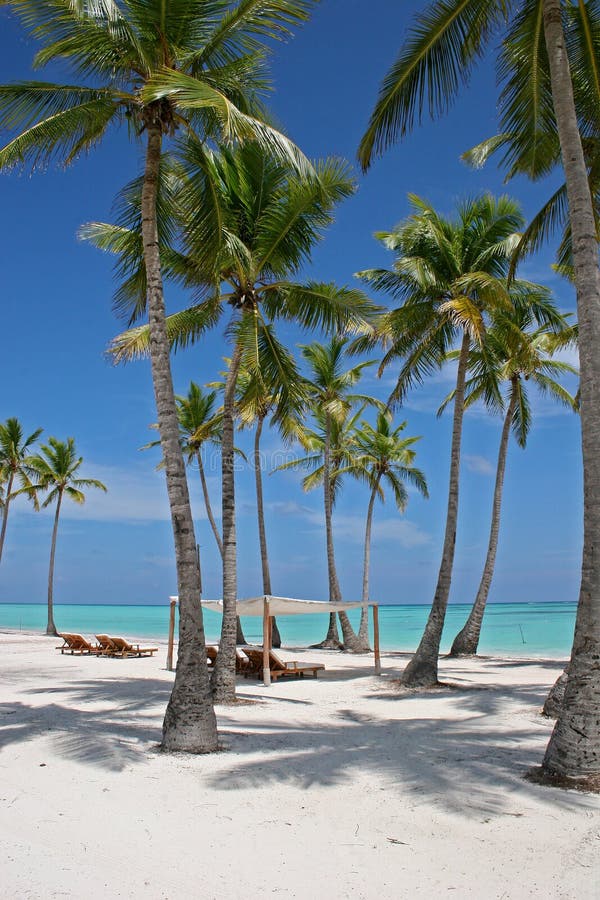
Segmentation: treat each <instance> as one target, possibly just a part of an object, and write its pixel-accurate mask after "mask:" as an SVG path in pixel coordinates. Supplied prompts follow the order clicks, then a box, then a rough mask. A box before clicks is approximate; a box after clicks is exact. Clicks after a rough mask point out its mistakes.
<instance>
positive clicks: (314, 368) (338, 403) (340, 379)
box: [302, 335, 378, 652]
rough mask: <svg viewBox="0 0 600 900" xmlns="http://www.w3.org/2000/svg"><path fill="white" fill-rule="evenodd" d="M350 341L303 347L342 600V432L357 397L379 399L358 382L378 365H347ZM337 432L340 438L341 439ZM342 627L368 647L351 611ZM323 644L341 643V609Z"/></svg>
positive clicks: (336, 588)
mask: <svg viewBox="0 0 600 900" xmlns="http://www.w3.org/2000/svg"><path fill="white" fill-rule="evenodd" d="M348 346H349V340H348V338H347V337H341V336H339V335H338V336H335V337H333V338H331V340H330V341H329V342H328V343H326V344H321V343H319V342H318V341H314V342H313V343H312V344H307V345H306V346H304V347H302V355H303V356H304V358H305V360H306V361H307V362H308V364H309V375H308V379H307V381H308V384H307V390H308V396H309V399H310V404H311V406H312V409H313V414H314V415H315V418H316V419H317V422H319V423H320V424H321V430H322V437H323V441H322V455H323V459H322V468H319V470H318V474H317V476H316V479H317V480H316V481H313V482H311V483H310V486H311V487H312V486H314V484H316V483H319V484H321V483H322V485H323V505H324V510H325V540H326V546H327V575H328V582H329V600H330V601H333V602H340V601H341V600H342V592H341V588H340V583H339V580H338V575H337V567H336V564H335V549H334V542H333V526H332V512H333V501H334V488H335V484H336V479H335V477H334V470H335V468H336V464H335V462H334V460H335V455H336V452H339V451H340V450H341V447H342V441H341V434H342V431H343V429H344V428H347V427H348V424H347V422H348V416H349V413H350V411H351V409H352V407H353V406H355V405H356V404H357V403H362V404H373V405H377V403H378V401H376V400H375V399H374V398H373V397H370V396H367V395H365V394H357V393H354V392H353V391H352V388H353V387H354V386H355V385H356V384H357V383H358V381H359V380H360V378H361V376H362V373H363V371H364V370H365V368H367V367H369V366H372V365H373V360H367V361H366V362H362V363H359V364H358V365H355V366H352V367H350V368H346V367H345V364H346V353H347V350H348ZM336 438H337V439H336ZM338 616H339V620H340V625H341V627H342V638H343V646H344V649H346V650H351V651H354V652H363V651H364V650H365V649H368V641H367V643H366V646H365V644H364V642H361V641H359V640H358V637H357V635H356V634H355V633H354V629H353V628H352V625H351V624H350V619H349V618H348V615H347V613H345V612H341V613H338ZM320 646H323V647H332V648H337V647H339V646H340V639H339V633H338V630H337V624H336V620H335V615H330V617H329V627H328V629H327V635H326V636H325V640H324V641H323V642H322V644H321V645H320Z"/></svg>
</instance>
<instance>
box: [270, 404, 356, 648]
mask: <svg viewBox="0 0 600 900" xmlns="http://www.w3.org/2000/svg"><path fill="white" fill-rule="evenodd" d="M364 408H365V405H364V404H363V405H362V406H361V407H360V408H359V409H358V410H357V411H356V412H354V413H352V414H351V410H350V408H348V409H346V410H344V411H340V412H339V414H338V415H337V416H335V417H330V418H329V420H328V418H327V415H326V414H325V412H324V411H323V410H322V409H320V408H319V407H318V406H315V407H314V408H313V418H314V420H315V423H314V427H312V428H311V427H309V426H306V425H305V426H304V427H303V428H301V429H300V431H299V432H298V440H299V442H300V444H301V445H302V447H303V449H304V450H305V451H306V456H302V457H298V458H296V459H292V460H289V461H288V462H285V463H282V465H280V466H277V467H276V469H274V471H275V472H280V471H285V470H288V469H307V470H308V475H305V477H304V478H303V479H302V488H303V490H304V491H311V490H313V489H315V488H317V487H321V486H323V488H325V472H326V471H329V473H330V474H329V491H328V497H327V501H326V503H325V531H326V541H327V574H328V582H329V599H330V601H334V602H337V601H340V600H341V599H342V596H341V591H340V587H339V582H338V578H337V568H336V565H335V553H334V540H333V511H334V508H335V502H336V499H337V497H338V495H339V492H340V490H341V487H342V476H343V467H344V464H345V463H347V462H348V446H349V445H350V444H351V443H352V441H353V440H354V435H355V433H356V428H357V422H358V420H359V419H360V417H361V415H362V414H363V412H364ZM326 454H327V456H326ZM326 458H327V459H328V464H327V466H328V468H327V469H326ZM324 494H325V491H324ZM338 615H339V613H338ZM343 615H344V616H346V613H343ZM346 619H347V616H346ZM340 621H341V624H342V629H344V628H346V630H347V633H349V634H350V637H351V638H354V639H353V640H352V644H351V647H349V649H352V650H353V651H354V652H361V653H362V652H366V651H367V650H368V649H369V642H368V636H367V639H366V642H365V643H362V642H361V643H360V644H359V640H358V636H356V635H354V630H353V629H352V626H351V624H350V622H349V620H347V624H346V623H344V622H342V620H341V617H340ZM348 629H350V630H351V631H348ZM342 634H344V632H343V631H342ZM315 646H317V647H319V648H326V649H334V650H338V649H342V647H343V645H342V643H341V642H340V639H339V632H338V630H337V624H336V618H335V614H334V613H330V614H329V626H328V629H327V636H326V638H325V640H324V641H321V643H320V644H317V645H315Z"/></svg>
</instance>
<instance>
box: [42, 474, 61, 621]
mask: <svg viewBox="0 0 600 900" xmlns="http://www.w3.org/2000/svg"><path fill="white" fill-rule="evenodd" d="M61 504H62V491H59V492H58V500H57V501H56V512H55V513H54V528H53V529H52V543H51V545H50V566H49V568H48V624H47V625H46V634H51V635H53V636H54V637H56V636H57V635H58V631H57V630H56V625H55V624H54V557H55V555H56V536H57V534H58V517H59V516H60V507H61Z"/></svg>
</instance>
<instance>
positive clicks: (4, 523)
mask: <svg viewBox="0 0 600 900" xmlns="http://www.w3.org/2000/svg"><path fill="white" fill-rule="evenodd" d="M14 478H15V476H14V473H13V472H11V473H10V477H9V479H8V482H7V484H6V500H5V501H4V509H3V510H2V530H1V531H0V560H1V559H2V551H3V550H4V536H5V534H6V526H7V524H8V505H9V503H10V494H11V491H12V486H13V481H14Z"/></svg>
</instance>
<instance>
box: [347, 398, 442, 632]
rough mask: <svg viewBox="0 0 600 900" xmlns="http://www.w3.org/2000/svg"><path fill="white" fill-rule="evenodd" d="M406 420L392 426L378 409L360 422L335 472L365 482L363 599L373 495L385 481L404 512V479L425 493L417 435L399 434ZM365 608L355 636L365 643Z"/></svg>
mask: <svg viewBox="0 0 600 900" xmlns="http://www.w3.org/2000/svg"><path fill="white" fill-rule="evenodd" d="M405 428H406V422H401V423H400V424H399V425H397V426H396V428H392V417H391V414H390V413H389V412H379V413H378V414H377V421H376V424H375V426H374V427H373V426H372V425H370V424H369V423H368V422H362V424H361V427H360V428H358V429H357V430H356V431H355V432H354V434H353V436H352V438H351V440H350V441H349V442H348V443H347V444H346V445H345V453H344V457H345V458H344V460H343V461H342V464H341V468H340V469H339V474H343V473H345V472H349V473H350V474H351V475H353V476H354V478H357V479H359V480H360V481H363V482H365V483H366V484H367V486H368V487H369V488H370V497H369V505H368V508H367V521H366V526H365V550H364V563H363V586H362V601H363V603H367V602H368V601H369V599H370V597H369V570H370V558H371V526H372V522H373V509H374V506H375V499H376V498H377V497H379V499H380V500H381V501H382V502H383V501H384V499H385V497H384V491H383V487H384V485H386V484H387V485H388V486H389V487H390V488H391V491H392V493H393V495H394V500H395V501H396V506H397V508H398V510H399V511H400V512H404V510H405V509H406V504H407V502H408V492H407V490H406V487H405V485H404V482H406V481H407V482H409V483H410V484H412V485H413V486H414V487H416V488H417V490H418V491H419V492H420V493H421V494H422V495H423V496H424V497H428V496H429V494H428V492H427V482H426V481H425V476H424V475H423V473H422V472H421V470H420V469H416V468H415V467H414V466H413V465H412V463H413V461H414V458H415V455H416V454H415V451H414V450H413V449H412V447H413V445H414V444H415V443H416V442H417V441H420V440H421V439H420V438H419V437H412V438H411V437H401V435H402V432H403V431H404V429H405ZM368 624H369V611H368V608H367V607H363V610H362V612H361V617H360V627H359V629H358V638H359V640H360V641H361V642H362V643H363V644H364V643H366V644H368V643H369V630H368Z"/></svg>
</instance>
